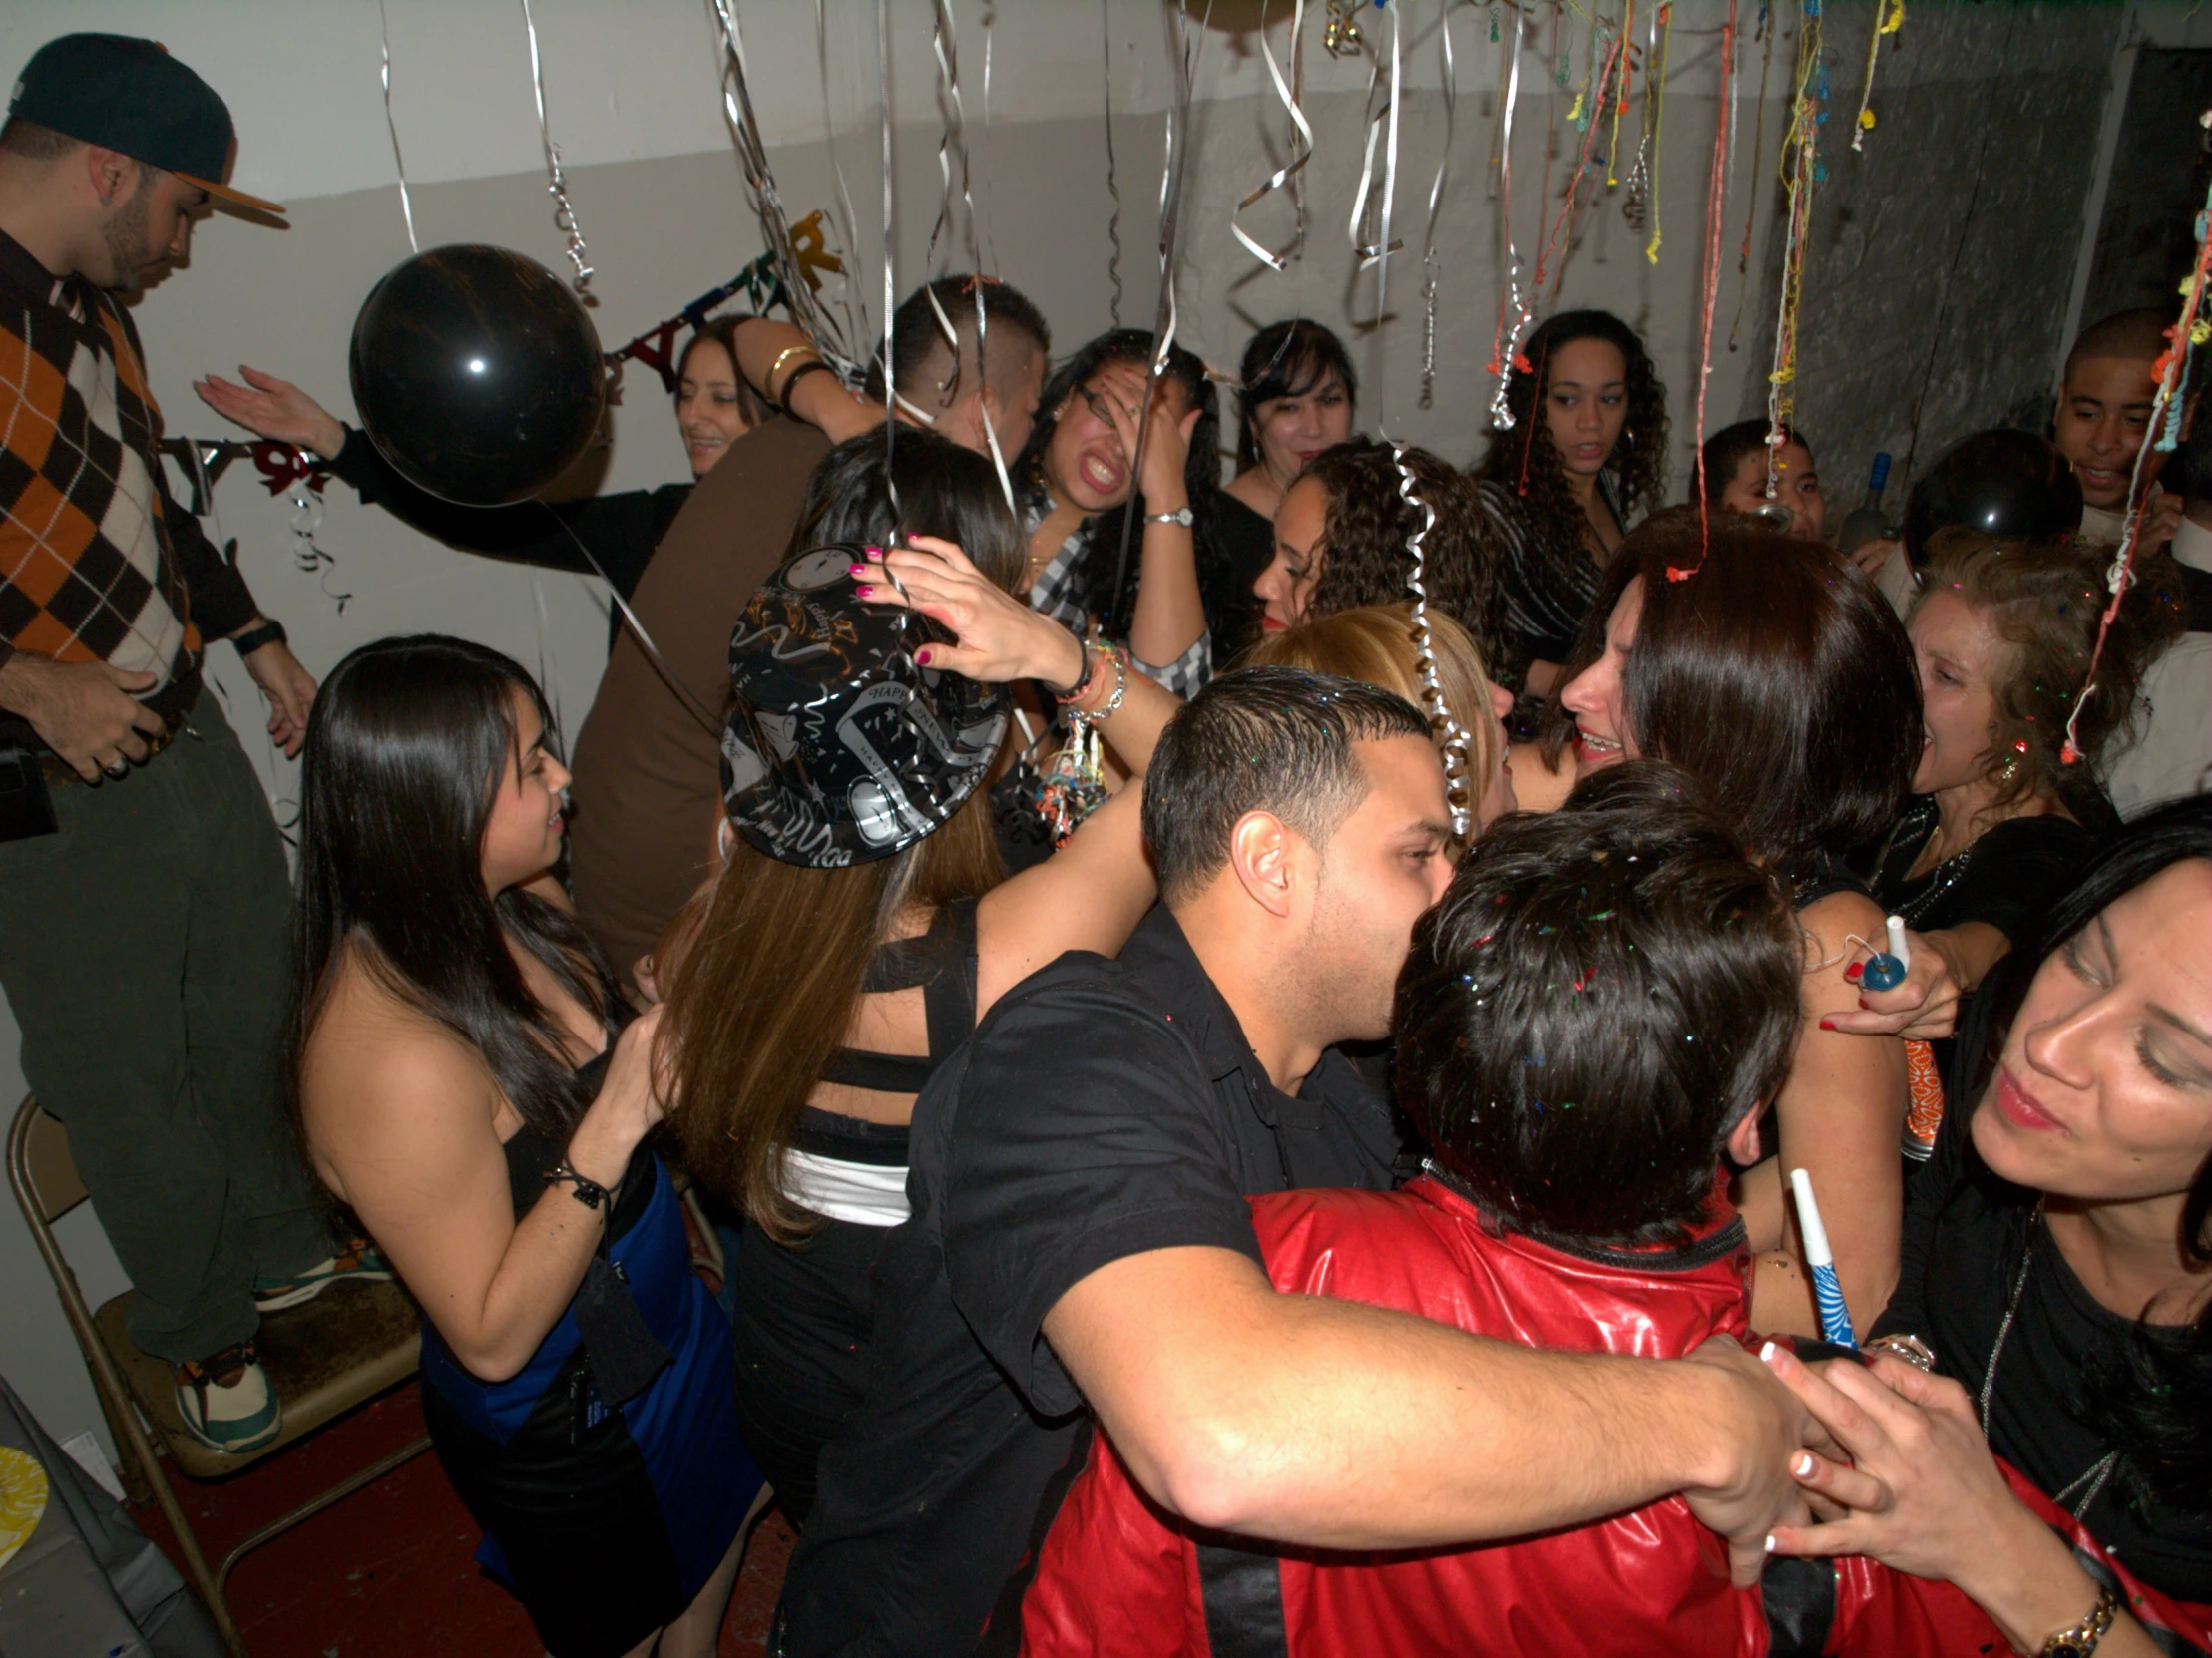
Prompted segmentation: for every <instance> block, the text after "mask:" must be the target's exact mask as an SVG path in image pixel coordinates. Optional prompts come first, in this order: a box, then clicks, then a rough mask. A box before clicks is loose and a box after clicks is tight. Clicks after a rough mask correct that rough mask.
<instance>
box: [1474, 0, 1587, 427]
mask: <svg viewBox="0 0 2212 1658" xmlns="http://www.w3.org/2000/svg"><path fill="white" fill-rule="evenodd" d="M1527 22H1528V18H1527V16H1526V14H1525V13H1523V11H1522V10H1521V8H1520V7H1519V6H1516V7H1515V8H1514V14H1513V46H1512V48H1511V53H1512V56H1511V61H1510V66H1509V68H1508V69H1507V72H1506V102H1505V106H1504V120H1503V122H1502V125H1501V133H1502V139H1501V143H1500V146H1499V155H1498V166H1499V192H1498V234H1499V240H1500V242H1501V244H1502V250H1501V265H1502V268H1503V272H1504V275H1505V278H1506V285H1505V291H1504V292H1503V293H1501V294H1500V295H1499V298H1498V329H1497V332H1496V333H1494V334H1493V335H1492V336H1491V342H1490V361H1489V363H1487V364H1486V365H1485V372H1486V373H1488V374H1490V375H1491V376H1492V377H1493V378H1494V379H1495V380H1496V381H1497V382H1498V388H1497V390H1496V391H1494V392H1493V393H1492V394H1491V399H1490V423H1491V426H1492V429H1493V430H1496V431H1500V432H1510V431H1512V430H1513V421H1514V416H1513V409H1512V407H1511V406H1510V405H1509V404H1508V403H1507V401H1506V383H1507V381H1508V380H1509V379H1510V378H1511V377H1512V373H1513V370H1514V369H1516V368H1518V367H1521V366H1522V365H1523V364H1524V363H1526V361H1527V359H1526V358H1524V357H1523V356H1522V355H1521V330H1522V329H1523V328H1525V327H1527V326H1528V324H1529V317H1530V315H1531V306H1530V304H1529V301H1528V298H1527V297H1526V296H1524V295H1523V293H1522V291H1521V252H1520V249H1519V248H1517V247H1515V245H1514V239H1513V118H1514V106H1515V105H1516V104H1517V103H1518V102H1519V101H1520V98H1521V37H1522V32H1523V30H1524V28H1525V27H1526V25H1527ZM1584 153H1585V154H1587V149H1586V147H1585V150H1584ZM1538 210H1539V211H1540V212H1541V211H1542V210H1543V205H1542V204H1541V203H1540V204H1539V205H1538ZM1509 309H1510V310H1511V312H1512V323H1511V326H1509V325H1508V322H1507V313H1508V311H1509Z"/></svg>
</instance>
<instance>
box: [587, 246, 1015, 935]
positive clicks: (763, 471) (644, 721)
mask: <svg viewBox="0 0 2212 1658" xmlns="http://www.w3.org/2000/svg"><path fill="white" fill-rule="evenodd" d="M933 292H934V293H935V294H936V295H937V297H938V303H939V305H940V306H942V308H943V310H944V312H945V315H946V318H947V320H949V321H950V322H951V323H952V325H953V329H954V332H955V333H956V335H958V346H959V348H958V350H957V352H956V350H955V349H954V347H953V345H951V344H949V343H947V341H946V339H945V334H944V328H943V326H942V324H940V323H939V322H938V320H937V315H936V309H935V308H933V307H932V306H931V304H930V296H931V294H932V293H933ZM979 294H980V297H981V306H982V313H983V314H982V329H983V350H982V353H981V363H980V366H979V364H978V361H977V351H976V336H977V327H978V317H977V308H978V295H979ZM891 341H892V347H893V362H892V369H893V372H894V375H895V376H896V381H897V390H898V396H899V403H900V408H899V416H898V418H899V419H900V420H902V421H906V422H909V423H912V424H917V425H927V426H930V427H932V428H934V429H935V430H936V431H938V432H940V433H942V434H943V435H944V436H946V437H948V438H951V439H952V440H953V441H954V442H956V443H958V444H960V445H962V446H963V447H964V448H968V449H973V450H976V451H977V452H979V453H989V450H990V444H991V441H992V439H993V438H994V437H995V438H996V439H997V442H998V447H999V451H1000V453H1001V454H1002V455H1003V456H1004V458H1005V460H1006V461H1007V462H1008V463H1009V464H1011V463H1012V461H1013V459H1014V457H1015V456H1016V455H1018V454H1020V453H1021V449H1022V445H1023V444H1024V443H1026V442H1027V441H1028V440H1029V431H1030V422H1031V420H1032V419H1033V418H1034V417H1035V415H1036V412H1037V398H1038V394H1039V392H1040V391H1041V390H1042V389H1043V386H1044V383H1045V358H1046V353H1047V351H1048V350H1049V349H1050V348H1051V344H1052V341H1051V337H1050V334H1049V332H1048V330H1047V329H1046V326H1045V319H1044V317H1043V316H1041V315H1040V314H1039V313H1038V310H1037V307H1036V306H1034V305H1033V304H1031V303H1030V301H1029V300H1028V299H1026V298H1024V297H1023V296H1022V295H1021V294H1020V293H1019V292H1018V291H1016V290H1015V289H1014V288H1011V287H1009V286H1007V285H1006V284H1005V283H1003V282H996V281H992V280H991V279H989V278H987V277H968V276H946V277H940V278H939V279H938V280H937V281H935V282H933V283H931V284H929V285H928V286H927V287H925V288H920V289H917V290H916V291H915V292H914V293H913V294H912V295H910V296H909V297H908V299H907V300H906V302H905V303H904V304H902V305H901V306H900V307H899V308H898V310H897V311H896V312H895V313H894V314H893V318H892V329H891ZM736 344H737V356H738V367H739V370H740V372H742V373H743V374H744V375H745V378H746V379H748V380H749V381H751V382H752V383H753V384H754V385H755V386H756V387H759V388H760V389H762V390H763V391H765V392H766V393H767V394H768V395H769V396H770V398H771V400H772V401H774V402H775V403H776V404H777V406H778V407H779V408H781V409H782V410H783V413H782V414H781V415H779V416H776V417H773V418H771V419H768V420H766V421H763V422H762V423H761V424H760V425H758V426H756V427H754V428H753V429H752V430H751V431H749V432H747V433H745V434H744V436H742V437H740V438H739V439H737V441H736V442H734V443H732V444H731V445H730V446H729V449H728V451H727V452H726V453H725V454H724V455H723V456H722V458H721V459H720V460H719V461H718V462H716V463H715V465H714V469H713V470H712V471H711V472H709V473H707V474H706V476H705V477H703V478H701V479H700V480H699V482H698V485H697V487H696V488H694V489H693V490H692V492H691V496H690V499H689V500H688V501H686V502H685V503H684V504H683V510H682V511H681V512H679V513H677V514H676V517H675V522H674V523H673V524H671V525H669V526H668V533H667V535H666V536H664V538H663V539H662V542H661V546H660V549H659V550H658V551H657V552H656V553H655V554H654V556H653V562H652V563H651V564H649V565H648V566H647V567H646V573H645V575H644V576H643V577H642V578H641V579H640V581H639V583H638V591H637V593H636V595H635V596H634V598H633V600H632V607H633V609H634V610H635V611H636V613H637V617H638V621H639V622H643V623H644V625H645V628H646V631H647V632H648V633H649V634H650V635H651V637H652V640H653V644H654V646H655V648H656V649H657V650H658V652H659V655H660V658H661V659H660V661H658V662H657V661H656V660H655V659H654V655H653V654H652V653H651V652H649V651H648V650H647V648H646V647H645V646H644V645H643V644H642V643H641V642H640V641H639V639H638V637H637V635H636V633H635V631H634V630H633V629H632V628H630V627H627V626H626V627H625V628H624V629H623V630H622V634H621V636H620V637H618V638H617V639H616V641H615V648H614V650H613V652H612V653H611V654H610V656H609V657H608V662H607V672H606V674H605V675H604V676H603V677H602V678H601V680H600V685H599V694H598V696H597V698H596V699H595V700H594V701H593V703H592V711H591V712H590V713H589V714H588V715H587V716H586V717H585V720H584V726H583V729H582V730H581V731H580V732H578V734H577V738H576V746H575V758H574V765H575V769H576V781H575V783H574V784H573V785H572V786H571V794H572V799H573V800H574V802H575V806H576V815H575V818H574V819H573V821H572V822H571V824H570V828H569V860H570V870H571V875H572V879H573V884H574V887H575V891H576V908H577V915H578V917H579V919H581V920H582V921H583V923H584V925H585V927H586V928H587V929H588V930H589V931H590V932H591V934H592V936H593V937H594V938H595V939H597V940H598V942H599V943H600V945H601V946H602V947H603V948H604V949H605V950H606V951H607V952H608V954H609V956H610V957H612V958H613V960H614V961H615V962H616V963H617V965H618V966H619V967H621V968H622V969H623V970H625V971H626V972H627V971H628V970H629V969H631V968H632V967H633V966H634V965H635V964H637V963H638V962H639V961H640V959H641V958H643V957H645V956H647V955H648V954H649V953H650V952H651V951H652V950H653V949H654V947H655V945H656V944H657V943H658V941H659V939H660V937H661V934H662V932H663V930H664V929H665V928H666V927H667V925H668V923H669V922H671V921H673V920H674V919H675V915H676V912H677V911H678V910H680V909H681V908H682V907H683V903H684V901H685V900H686V899H688V898H689V897H690V896H691V894H692V893H693V892H694V891H695V890H696V889H697V887H698V885H699V883H700V882H701V881H702V880H704V879H705V877H706V875H707V863H706V860H707V852H708V848H709V847H710V846H711V845H712V843H713V835H714V826H715V823H716V821H717V819H718V817H719V814H720V812H721V769H720V767H721V748H720V743H721V725H720V709H721V706H722V703H723V701H724V699H725V698H726V697H727V696H728V693H729V634H730V629H731V628H732V627H733V626H735V624H736V622H737V618H738V616H739V615H740V614H742V612H743V611H744V608H745V604H746V602H747V601H748V600H750V599H751V598H752V595H753V590H754V589H755V588H757V587H759V585H760V584H761V582H762V581H763V580H765V579H766V578H767V576H768V574H769V573H770V572H771V571H773V570H774V569H775V568H776V566H777V565H778V564H780V563H781V562H782V561H783V559H784V558H785V556H786V554H787V551H788V550H789V549H788V544H789V542H790V539H791V532H792V530H793V528H794V527H795V526H796V524H797V522H798V517H799V508H800V504H801V503H802V502H803V501H804V500H805V497H806V486H807V480H808V478H809V477H810V476H811V475H812V474H813V471H814V468H815V466H816V464H817V463H818V462H820V460H821V458H822V457H823V456H824V455H826V454H828V453H829V449H830V445H831V444H832V443H833V442H837V441H841V440H843V439H845V438H849V437H852V436H855V435H856V434H858V433H860V432H863V431H867V430H869V429H870V428H871V427H874V426H877V425H880V424H881V422H882V419H883V406H882V404H881V402H873V403H871V402H870V401H869V400H868V399H866V398H864V397H857V396H855V395H853V394H852V393H850V392H848V391H847V390H846V389H845V388H844V387H843V386H842V385H841V384H840V383H839V382H838V379H837V376H836V375H835V374H833V373H829V372H826V371H825V370H826V365H824V364H823V363H822V362H821V360H820V358H819V356H818V355H817V354H816V353H815V352H814V350H813V347H812V346H811V345H810V344H809V343H808V342H807V340H806V336H805V335H803V334H802V333H800V332H799V330H798V329H796V328H794V327H792V326H791V325H790V324H788V323H781V322H773V321H766V320H762V321H755V322H748V323H747V324H746V325H745V326H743V327H742V328H740V329H739V330H738V331H737V335H736ZM770 370H772V371H773V372H772V373H770V372H769V371H770ZM825 434H826V435H825Z"/></svg>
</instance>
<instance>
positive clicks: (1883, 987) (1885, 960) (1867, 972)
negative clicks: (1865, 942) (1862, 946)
mask: <svg viewBox="0 0 2212 1658" xmlns="http://www.w3.org/2000/svg"><path fill="white" fill-rule="evenodd" d="M1889 927H1890V948H1889V951H1888V952H1887V954H1884V955H1879V956H1875V957H1872V958H1870V959H1869V960H1868V962H1867V965H1866V967H1865V968H1864V969H1863V970H1862V971H1861V972H1860V974H1859V983H1860V984H1861V985H1863V986H1864V987H1865V988H1866V989H1868V990H1870V991H1888V990H1895V989H1896V988H1897V987H1898V986H1900V985H1902V984H1904V983H1905V972H1906V969H1908V968H1910V967H1911V966H1912V965H1913V950H1912V947H1911V946H1910V945H1908V944H1907V943H1906V942H1905V918H1904V917H1903V916H1892V917H1890V922H1889Z"/></svg>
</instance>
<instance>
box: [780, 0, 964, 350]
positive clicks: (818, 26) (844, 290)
mask: <svg viewBox="0 0 2212 1658" xmlns="http://www.w3.org/2000/svg"><path fill="white" fill-rule="evenodd" d="M986 56H987V57H988V54H987V55H986ZM814 57H815V67H816V70H817V72H818V74H819V75H820V78H821V84H822V150H823V153H824V154H826V155H827V156H828V157H829V171H830V176H831V177H832V178H834V179H835V180H836V181H837V210H838V212H839V214H841V215H842V216H841V218H840V220H839V223H838V226H837V229H838V237H837V244H836V246H835V247H834V248H830V247H829V238H828V237H827V236H824V237H823V238H822V244H823V246H824V247H825V248H828V249H829V250H830V251H833V252H836V253H839V254H844V253H845V252H846V250H847V249H849V248H851V247H853V246H855V245H857V243H856V241H855V238H854V230H853V224H854V214H853V210H852V192H851V191H850V190H849V189H847V188H846V185H845V164H844V163H842V162H840V161H839V160H838V159H837V123H836V122H835V121H834V120H833V119H831V115H830V97H829V15H828V11H827V7H826V0H814ZM987 73H988V70H987ZM837 290H838V291H837V307H838V309H839V310H840V311H841V312H843V314H844V322H843V332H844V337H845V338H846V339H865V338H867V337H868V335H869V333H870V332H871V330H870V329H869V327H868V325H867V324H868V297H867V295H866V294H858V295H857V299H858V303H859V307H860V315H859V319H858V321H857V323H856V322H855V320H854V316H853V305H854V303H855V297H856V294H855V288H854V284H853V283H852V282H851V281H849V280H847V279H845V278H843V277H840V278H839V279H838V284H837Z"/></svg>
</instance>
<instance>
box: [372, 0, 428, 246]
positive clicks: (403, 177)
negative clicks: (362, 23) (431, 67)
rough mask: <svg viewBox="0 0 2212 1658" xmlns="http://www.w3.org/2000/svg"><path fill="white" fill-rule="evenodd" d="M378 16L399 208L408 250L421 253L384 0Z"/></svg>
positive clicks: (378, 3) (386, 116)
mask: <svg viewBox="0 0 2212 1658" xmlns="http://www.w3.org/2000/svg"><path fill="white" fill-rule="evenodd" d="M376 16H377V18H378V20H379V21H380V22H381V23H382V24H383V25H384V130H385V131H386V132H387V133H389V134H391V135H392V166H393V167H394V168H396V169H398V171H399V210H400V213H401V215H402V216H403V217H405V218H406V220H407V251H408V252H410V253H420V252H421V251H422V243H421V242H419V241H417V240H416V239H415V205H414V203H412V202H410V201H409V200H408V199H407V163H406V162H405V161H404V160H402V159H401V157H400V154H399V124H398V123H397V122H395V121H393V120H392V20H391V16H390V14H389V13H387V12H386V11H385V10H384V0H376Z"/></svg>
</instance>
